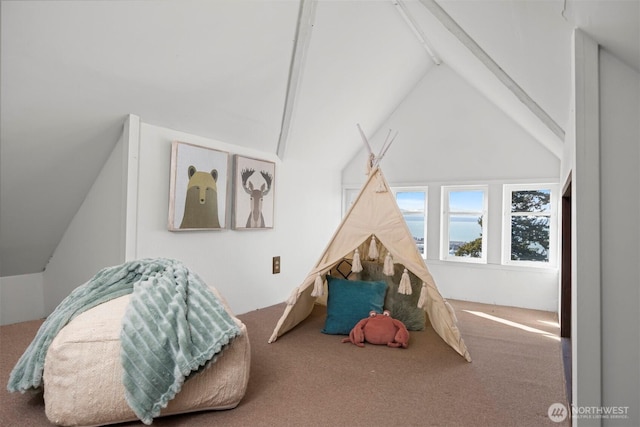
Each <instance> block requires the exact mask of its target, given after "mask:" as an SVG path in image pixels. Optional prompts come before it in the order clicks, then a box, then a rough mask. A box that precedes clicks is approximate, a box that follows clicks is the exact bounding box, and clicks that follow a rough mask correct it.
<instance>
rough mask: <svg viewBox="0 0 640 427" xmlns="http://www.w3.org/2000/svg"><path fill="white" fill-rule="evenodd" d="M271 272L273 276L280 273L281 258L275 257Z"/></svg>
mask: <svg viewBox="0 0 640 427" xmlns="http://www.w3.org/2000/svg"><path fill="white" fill-rule="evenodd" d="M271 270H272V272H273V274H278V273H280V257H279V256H274V257H273V264H272V268H271Z"/></svg>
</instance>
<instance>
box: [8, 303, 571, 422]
mask: <svg viewBox="0 0 640 427" xmlns="http://www.w3.org/2000/svg"><path fill="white" fill-rule="evenodd" d="M450 302H451V304H452V305H453V307H454V308H455V310H456V315H457V317H458V321H459V328H460V330H461V332H462V336H463V338H464V340H465V343H466V345H467V347H468V349H469V352H470V354H471V357H472V359H473V362H471V363H468V362H466V361H465V360H464V359H463V358H462V357H461V356H459V355H458V354H457V353H456V352H455V351H454V350H452V349H451V348H450V347H449V346H447V345H446V344H445V343H444V342H443V341H442V340H441V339H440V337H438V336H437V335H436V333H435V332H434V331H433V329H432V328H431V327H430V326H428V327H427V328H426V329H425V330H424V331H419V332H414V331H412V332H411V338H410V341H409V348H407V349H398V348H389V347H386V346H374V345H369V344H367V345H366V346H365V348H359V347H356V346H354V345H352V344H349V343H346V344H343V343H341V338H342V336H332V335H325V334H322V333H320V330H321V329H322V326H323V324H324V318H325V314H326V310H325V308H324V307H322V306H316V308H314V311H313V312H312V314H311V316H310V317H309V318H308V319H306V320H305V321H304V322H302V323H301V324H300V325H298V326H297V327H296V328H294V329H293V330H292V331H290V332H289V333H287V334H285V335H284V336H282V337H280V338H279V339H278V340H277V341H276V342H275V343H272V344H268V343H267V340H268V338H269V336H270V335H271V333H272V331H273V328H274V327H275V325H276V323H277V321H278V319H279V318H280V316H281V315H282V313H283V310H284V304H277V305H274V306H271V307H266V308H263V309H259V310H255V311H252V312H249V313H245V314H243V315H240V316H238V317H239V318H240V319H241V320H242V321H243V322H244V323H245V324H246V325H247V329H248V333H249V338H250V341H251V375H250V379H249V384H248V387H247V392H246V395H245V397H244V399H243V400H242V401H241V402H240V405H239V406H238V407H236V408H235V409H231V410H226V411H211V412H200V413H193V414H183V415H176V416H169V417H163V418H158V419H156V420H155V421H154V422H153V425H154V426H185V427H186V426H189V427H194V426H195V427H198V426H214V425H215V426H229V427H235V426H238V427H240V426H242V427H246V426H367V425H399V424H402V425H405V426H471V425H473V426H536V427H538V426H568V425H570V423H569V420H568V419H567V420H565V421H564V422H561V423H556V422H553V421H551V419H550V418H549V416H548V409H549V407H550V405H552V404H553V403H563V404H564V405H565V406H566V405H567V400H566V394H565V380H564V374H563V364H562V354H561V343H560V339H559V336H558V334H559V327H558V324H557V317H556V316H555V314H553V313H549V312H544V311H536V310H526V309H519V308H511V307H502V306H494V305H486V304H478V303H471V302H464V301H455V300H450ZM41 323H42V322H41V321H31V322H22V323H18V324H14V325H6V326H2V327H0V381H1V382H3V384H4V386H3V387H2V391H1V392H0V425H1V426H8V427H13V426H16V427H18V426H20V427H22V426H48V425H51V424H50V423H49V422H48V420H47V418H46V416H45V413H44V401H43V399H42V395H41V394H28V393H27V394H20V393H8V392H7V391H6V384H7V381H8V378H9V373H10V371H11V369H12V368H13V366H14V365H15V363H16V362H17V360H18V359H19V357H20V355H21V354H22V352H23V351H24V350H25V348H26V347H27V346H28V345H29V343H30V342H31V340H32V339H33V337H34V336H35V334H36V332H37V330H38V328H39V327H40V324H41ZM140 425H143V424H142V423H139V422H132V423H124V424H121V426H127V427H128V426H140Z"/></svg>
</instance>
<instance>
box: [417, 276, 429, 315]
mask: <svg viewBox="0 0 640 427" xmlns="http://www.w3.org/2000/svg"><path fill="white" fill-rule="evenodd" d="M426 304H427V284H426V283H424V282H422V289H420V298H418V308H421V309H423V310H424V309H425V308H426V307H425V306H426Z"/></svg>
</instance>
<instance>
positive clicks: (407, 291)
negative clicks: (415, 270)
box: [398, 268, 412, 295]
mask: <svg viewBox="0 0 640 427" xmlns="http://www.w3.org/2000/svg"><path fill="white" fill-rule="evenodd" d="M411 292H412V290H411V279H410V278H409V272H408V271H407V269H406V268H405V269H404V272H403V273H402V279H400V284H399V285H398V293H399V294H403V295H411Z"/></svg>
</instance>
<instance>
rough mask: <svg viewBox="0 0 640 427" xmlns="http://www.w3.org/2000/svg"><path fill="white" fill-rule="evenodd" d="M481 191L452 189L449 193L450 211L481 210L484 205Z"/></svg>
mask: <svg viewBox="0 0 640 427" xmlns="http://www.w3.org/2000/svg"><path fill="white" fill-rule="evenodd" d="M483 195H484V193H483V192H482V191H473V190H471V191H469V190H465V191H452V192H450V193H449V210H450V211H451V212H482V208H483V207H484V202H483Z"/></svg>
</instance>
